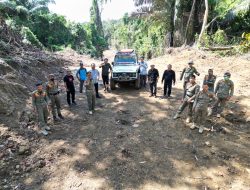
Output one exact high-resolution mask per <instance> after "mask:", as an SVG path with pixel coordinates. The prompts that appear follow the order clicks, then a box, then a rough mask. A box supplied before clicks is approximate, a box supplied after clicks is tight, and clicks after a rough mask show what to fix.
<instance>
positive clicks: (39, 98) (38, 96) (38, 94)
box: [32, 82, 50, 136]
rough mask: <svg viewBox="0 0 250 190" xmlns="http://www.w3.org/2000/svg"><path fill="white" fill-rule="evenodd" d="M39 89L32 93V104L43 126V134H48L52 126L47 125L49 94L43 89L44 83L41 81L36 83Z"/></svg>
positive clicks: (41, 126) (40, 125) (40, 124)
mask: <svg viewBox="0 0 250 190" xmlns="http://www.w3.org/2000/svg"><path fill="white" fill-rule="evenodd" d="M36 86H37V90H36V91H34V92H33V93H32V105H33V108H34V111H35V112H36V113H37V115H38V122H39V127H40V128H41V133H42V134H43V135H45V136H46V135H48V131H47V130H50V127H48V126H47V120H48V115H49V112H48V102H49V99H48V96H47V93H46V92H44V91H43V86H42V83H41V82H39V83H37V84H36Z"/></svg>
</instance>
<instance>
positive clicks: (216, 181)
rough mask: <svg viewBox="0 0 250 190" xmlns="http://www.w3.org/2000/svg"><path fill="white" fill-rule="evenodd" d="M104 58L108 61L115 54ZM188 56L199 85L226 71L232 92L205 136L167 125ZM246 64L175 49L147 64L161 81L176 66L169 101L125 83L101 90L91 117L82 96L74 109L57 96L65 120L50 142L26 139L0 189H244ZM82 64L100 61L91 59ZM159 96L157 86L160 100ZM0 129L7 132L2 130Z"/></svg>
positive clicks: (249, 178)
mask: <svg viewBox="0 0 250 190" xmlns="http://www.w3.org/2000/svg"><path fill="white" fill-rule="evenodd" d="M105 55H106V56H107V57H109V58H110V59H112V57H113V55H114V52H113V51H107V52H106V54H105ZM190 58H192V59H193V60H194V62H195V66H196V67H197V69H198V71H199V72H200V73H201V76H200V77H198V78H197V81H198V82H200V81H201V80H202V79H203V77H204V74H205V73H206V72H207V70H208V69H209V68H213V69H214V73H215V75H217V76H218V78H221V77H222V76H223V73H224V71H227V70H229V71H231V73H232V80H233V81H234V83H235V86H236V88H235V97H233V98H232V99H231V101H230V102H229V103H228V105H227V109H226V111H225V113H224V116H223V117H222V118H220V119H216V118H208V120H207V121H206V127H207V129H208V130H210V131H205V132H204V133H203V134H199V133H198V130H190V129H189V128H188V126H187V125H186V124H185V114H183V115H182V118H181V119H179V120H177V121H174V120H173V119H172V117H173V115H174V114H175V112H176V110H177V108H178V106H179V105H180V100H181V95H182V82H180V81H179V76H180V71H181V70H182V69H183V68H184V67H185V66H186V63H187V61H188V60H189V59H190ZM247 58H249V56H248V57H247V56H246V57H234V58H232V57H227V58H223V57H220V56H217V55H214V54H208V53H206V54H205V53H204V52H197V51H194V50H180V49H175V50H172V52H171V54H168V55H165V56H163V57H160V58H156V59H153V60H150V61H149V64H151V63H154V64H155V65H156V68H158V69H159V71H160V75H162V74H163V71H164V69H165V68H166V65H167V64H169V63H171V64H172V65H173V69H174V70H175V71H176V73H177V81H178V82H177V85H176V86H175V87H174V89H173V97H172V98H171V99H161V98H160V97H158V98H149V97H148V96H149V92H148V91H147V90H134V88H133V87H130V86H128V85H125V86H122V87H120V88H118V89H117V90H115V91H112V92H111V93H104V92H103V89H102V88H101V89H100V92H101V95H102V99H98V100H97V109H96V112H95V113H94V115H93V116H89V115H88V114H87V102H86V97H85V95H84V94H79V93H77V95H76V99H77V106H75V107H71V108H69V107H68V106H67V105H66V101H65V98H66V97H65V94H62V95H61V96H62V97H61V98H62V100H63V115H64V116H65V120H64V121H60V122H57V123H55V124H54V125H53V126H52V131H51V133H50V135H49V136H48V137H42V136H40V135H37V136H36V137H32V139H26V141H28V142H32V146H30V145H28V147H25V145H24V146H23V147H22V148H23V149H24V152H23V153H24V154H20V155H19V159H16V161H13V162H12V163H13V164H12V165H11V166H9V168H8V170H7V169H6V170H7V171H5V173H4V172H3V171H2V172H1V178H0V179H1V180H3V182H2V183H1V184H2V186H1V187H0V189H32V190H33V189H34V190H39V189H42V190H85V189H86V190H94V189H95V190H99V189H100V190H104V189H105V190H106V189H115V190H122V189H124V190H129V189H139V190H156V189H159V190H163V189H166V190H219V189H220V190H230V189H231V190H249V189H250V157H249V150H250V123H249V117H250V113H249V106H250V102H249V95H250V90H249V81H250V77H249V71H250V65H249V60H247ZM78 59H79V58H78ZM85 62H86V63H87V64H89V62H96V63H97V64H99V63H100V62H99V61H96V60H91V59H89V60H86V61H85ZM76 66H77V65H73V67H71V68H72V69H75V67H76ZM162 93H163V92H162V84H160V83H159V85H158V95H159V96H161V95H162ZM211 129H213V131H211ZM1 130H2V132H3V131H4V130H6V131H7V127H6V126H5V127H4V126H2V127H1ZM24 130H25V129H24ZM20 138H22V137H20ZM27 144H29V143H27ZM25 148H26V149H27V151H25ZM19 151H20V147H19ZM21 153H22V152H21ZM10 173H11V176H10V175H9V174H10Z"/></svg>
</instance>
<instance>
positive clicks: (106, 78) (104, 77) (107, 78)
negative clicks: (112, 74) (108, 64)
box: [102, 75, 109, 87]
mask: <svg viewBox="0 0 250 190" xmlns="http://www.w3.org/2000/svg"><path fill="white" fill-rule="evenodd" d="M102 81H103V85H104V86H105V87H106V85H107V86H108V85H109V76H108V75H102Z"/></svg>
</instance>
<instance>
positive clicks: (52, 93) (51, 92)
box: [46, 74, 64, 121]
mask: <svg viewBox="0 0 250 190" xmlns="http://www.w3.org/2000/svg"><path fill="white" fill-rule="evenodd" d="M46 92H47V95H48V97H49V99H50V102H51V104H50V106H51V110H52V115H53V119H54V121H58V119H57V117H56V111H57V115H58V117H59V118H61V119H64V118H63V116H62V114H61V103H60V97H59V93H60V92H59V88H58V82H57V81H55V76H54V75H53V74H50V75H49V81H48V82H47V84H46Z"/></svg>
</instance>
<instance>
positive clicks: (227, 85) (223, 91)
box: [215, 79, 234, 98]
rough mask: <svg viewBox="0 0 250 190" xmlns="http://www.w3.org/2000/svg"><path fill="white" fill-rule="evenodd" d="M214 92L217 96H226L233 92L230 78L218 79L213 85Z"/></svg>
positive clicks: (231, 94)
mask: <svg viewBox="0 0 250 190" xmlns="http://www.w3.org/2000/svg"><path fill="white" fill-rule="evenodd" d="M215 94H216V95H217V97H218V98H228V97H229V96H233V94H234V83H233V81H231V80H228V81H225V80H223V79H222V80H220V81H219V82H218V83H217V85H216V87H215Z"/></svg>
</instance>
